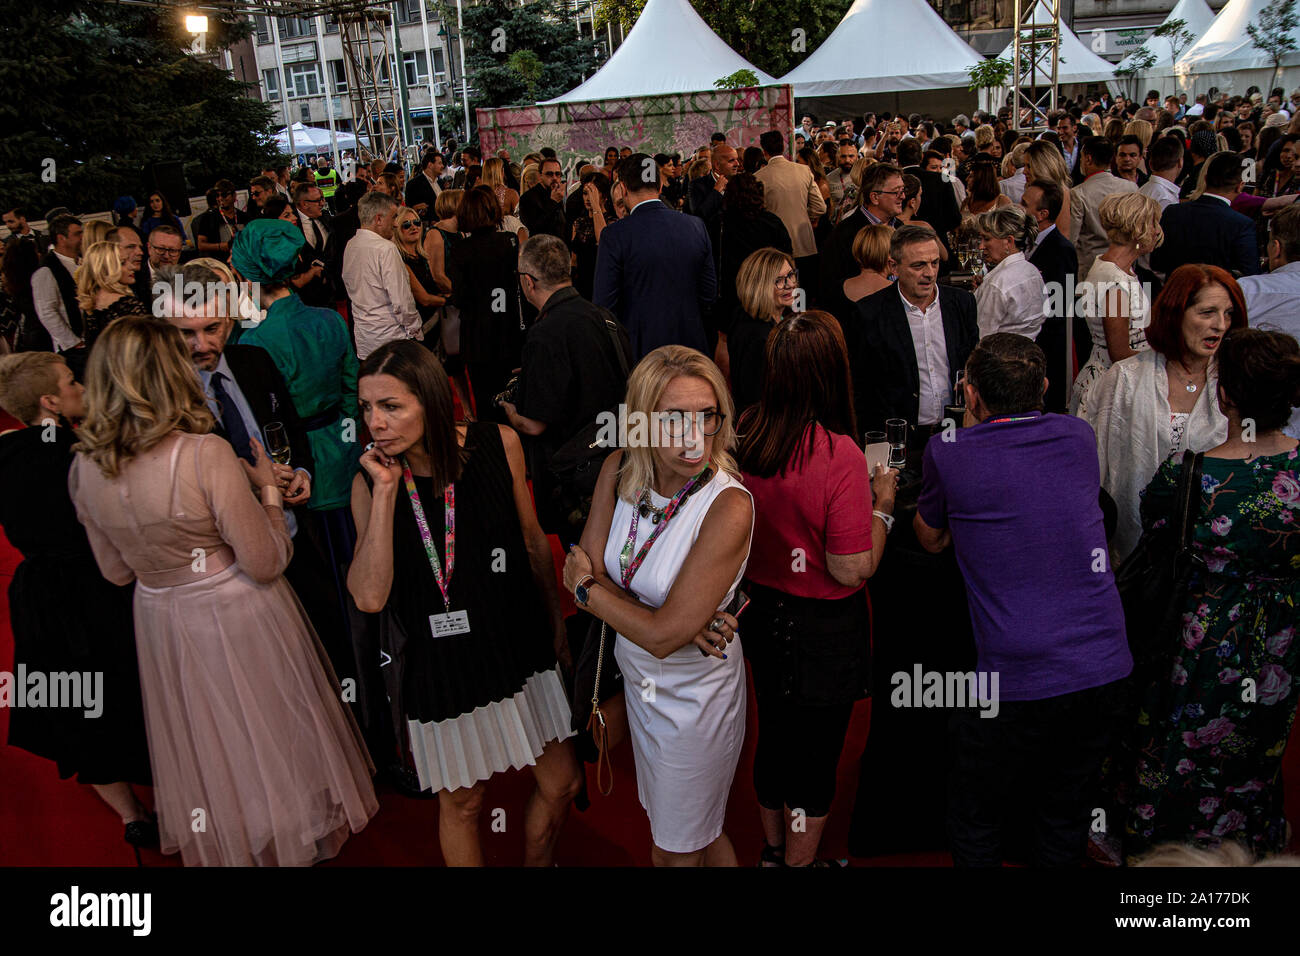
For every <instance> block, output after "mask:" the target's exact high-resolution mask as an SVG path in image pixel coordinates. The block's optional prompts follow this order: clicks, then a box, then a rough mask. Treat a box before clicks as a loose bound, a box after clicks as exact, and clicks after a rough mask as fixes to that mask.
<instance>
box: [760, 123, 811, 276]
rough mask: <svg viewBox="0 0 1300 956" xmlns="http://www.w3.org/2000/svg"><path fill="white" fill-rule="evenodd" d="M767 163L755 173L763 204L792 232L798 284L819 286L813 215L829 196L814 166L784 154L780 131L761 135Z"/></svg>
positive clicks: (772, 130) (761, 144) (771, 131)
mask: <svg viewBox="0 0 1300 956" xmlns="http://www.w3.org/2000/svg"><path fill="white" fill-rule="evenodd" d="M758 145H759V146H761V147H762V148H763V155H764V156H766V157H767V165H766V166H764V167H763V168H762V169H760V170H759V171H758V172H757V173H755V174H754V175H755V176H756V177H757V179H758V181H759V182H761V183H762V184H763V205H764V206H765V207H766V208H767V210H768V212H771V213H774V214H775V215H776V216H777V218H778V219H780V220H781V222H783V223H785V228H786V231H787V232H788V233H790V242H791V244H792V245H793V247H794V258H795V262H796V264H797V266H798V269H799V275H800V280H799V285H800V286H801V287H802V288H804V289H816V288H817V277H816V275H814V274H813V273H814V272H815V270H816V265H817V240H816V239H814V238H813V228H812V219H813V217H816V216H820V215H821V214H822V213H824V212H825V211H826V200H824V199H822V194H821V190H819V189H818V188H817V183H816V182H815V181H814V180H813V174H812V170H811V169H809V168H808V167H807V166H804V165H802V164H801V163H792V162H790V160H788V159H786V158H785V139H784V138H783V137H782V136H781V134H780V132H778V131H777V130H774V129H770V130H768V131H767V132H766V133H764V134H763V135H762V136H760V137H759V138H758Z"/></svg>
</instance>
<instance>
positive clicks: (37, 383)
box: [0, 352, 68, 425]
mask: <svg viewBox="0 0 1300 956" xmlns="http://www.w3.org/2000/svg"><path fill="white" fill-rule="evenodd" d="M67 364H68V363H67V362H65V361H64V360H63V356H62V355H56V354H55V353H54V352H16V353H14V354H13V355H5V356H0V407H3V408H4V410H5V411H7V412H8V413H9V414H10V415H12V416H13V417H14V418H16V419H18V420H19V421H20V422H22V423H23V424H25V425H31V424H34V423H35V422H36V416H37V415H38V414H40V411H41V396H43V395H57V394H58V393H59V368H60V367H64V368H66V367H67Z"/></svg>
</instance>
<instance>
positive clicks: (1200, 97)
mask: <svg viewBox="0 0 1300 956" xmlns="http://www.w3.org/2000/svg"><path fill="white" fill-rule="evenodd" d="M1204 112H1205V94H1204V93H1197V94H1196V102H1195V103H1194V104H1193V105H1192V107H1191V108H1190V109H1188V111H1187V112H1186V113H1185V114H1184V115H1186V116H1200V115H1201V114H1202V113H1204Z"/></svg>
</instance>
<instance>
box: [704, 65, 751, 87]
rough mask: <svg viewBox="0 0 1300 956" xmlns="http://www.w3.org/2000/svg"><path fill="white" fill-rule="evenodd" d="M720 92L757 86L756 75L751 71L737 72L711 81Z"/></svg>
mask: <svg viewBox="0 0 1300 956" xmlns="http://www.w3.org/2000/svg"><path fill="white" fill-rule="evenodd" d="M713 85H714V86H715V87H717V88H718V89H720V90H743V89H744V88H745V87H747V86H758V74H757V73H755V72H754V71H753V70H737V71H736V72H735V73H729V74H728V75H727V76H724V77H721V78H720V79H716V80H714V81H713Z"/></svg>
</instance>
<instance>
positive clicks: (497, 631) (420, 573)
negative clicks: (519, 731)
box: [362, 422, 555, 721]
mask: <svg viewBox="0 0 1300 956" xmlns="http://www.w3.org/2000/svg"><path fill="white" fill-rule="evenodd" d="M465 451H466V454H467V456H468V457H467V459H466V462H465V465H464V470H463V471H462V473H461V477H460V480H459V481H457V482H456V483H455V488H454V491H455V498H456V511H455V516H456V562H455V567H454V568H453V571H452V577H451V586H450V592H451V608H452V610H453V611H465V612H467V613H468V615H469V626H470V631H469V633H468V634H458V635H452V636H448V637H439V638H434V637H433V636H432V632H431V629H430V625H429V615H431V614H442V613H444V611H445V606H444V604H443V599H442V592H441V591H439V590H438V585H437V582H436V581H435V579H434V576H433V570H432V568H431V567H430V565H429V558H428V555H427V553H426V552H425V550H424V544H423V543H422V542H421V540H420V533H419V529H418V528H417V526H416V523H415V513H414V511H412V509H411V499H410V497H409V495H408V494H407V492H406V489H405V487H402V488H399V490H398V494H397V501H396V504H395V509H394V514H393V586H392V590H391V591H390V592H389V596H388V604H387V607H386V608H385V611H384V613H385V614H391V615H394V616H395V617H396V618H397V619H398V621H399V622H400V624H401V626H402V629H403V630H404V632H405V634H406V639H407V644H406V655H405V661H404V671H405V674H404V678H403V680H402V697H403V700H402V709H403V711H404V713H405V714H406V716H408V717H411V718H413V719H416V720H422V721H439V720H446V719H449V718H453V717H457V716H459V715H461V714H465V713H469V712H470V711H472V710H474V709H475V708H476V707H482V706H485V705H487V704H490V703H492V702H494V701H500V700H505V699H507V698H509V697H512V696H513V695H514V694H516V693H518V692H519V691H520V690H521V689H522V688H523V686H524V682H525V681H526V680H527V679H528V678H530V677H532V676H533V675H534V674H536V673H538V672H541V671H546V670H549V669H551V668H553V667H555V650H554V643H553V639H552V638H553V635H552V634H551V633H550V628H549V626H548V619H547V614H546V607H545V602H544V600H543V597H542V595H541V593H540V592H539V590H538V588H537V585H536V583H535V582H534V580H533V576H532V570H531V565H530V564H529V562H528V552H527V551H526V550H525V547H524V538H523V532H522V530H521V528H520V525H519V516H518V512H517V511H516V510H515V500H514V494H513V485H512V481H513V479H512V476H511V472H510V465H509V463H508V462H507V460H506V455H505V447H504V445H503V444H502V441H501V432H500V428H499V426H497V425H494V424H490V423H484V422H475V423H471V424H470V425H469V426H468V431H467V433H466V436H465ZM362 474H365V472H362ZM415 486H416V490H417V492H418V493H419V495H420V504H421V506H422V508H423V509H424V515H425V519H426V521H427V522H428V525H429V532H430V534H431V535H432V538H433V543H434V547H435V548H436V549H437V552H438V560H439V562H440V563H441V564H442V567H443V570H444V572H445V570H446V559H447V556H446V553H445V546H444V542H445V537H444V535H445V522H444V513H443V496H442V493H441V491H440V490H439V491H437V492H435V489H434V488H433V479H432V478H419V477H417V478H416V479H415Z"/></svg>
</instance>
